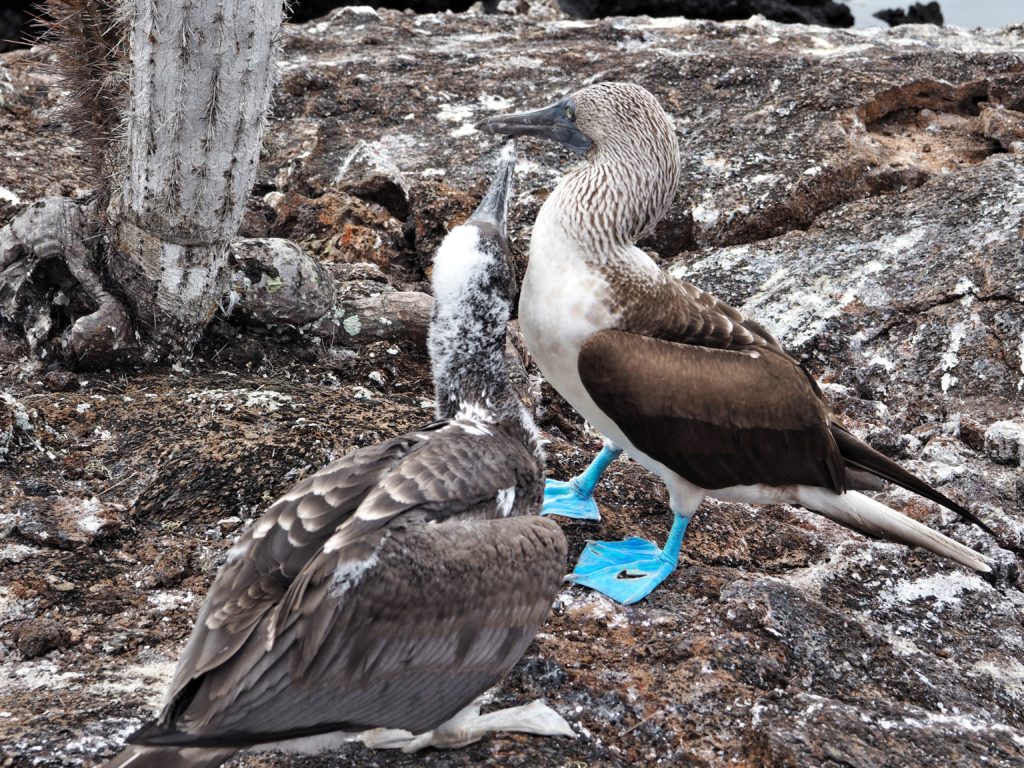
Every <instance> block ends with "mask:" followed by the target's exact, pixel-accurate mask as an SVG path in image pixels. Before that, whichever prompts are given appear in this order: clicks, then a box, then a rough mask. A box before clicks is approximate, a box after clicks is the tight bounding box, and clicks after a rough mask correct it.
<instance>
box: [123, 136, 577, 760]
mask: <svg viewBox="0 0 1024 768" xmlns="http://www.w3.org/2000/svg"><path fill="white" fill-rule="evenodd" d="M514 163H515V151H514V146H513V144H512V142H509V143H508V146H506V148H505V149H504V150H503V153H502V157H501V160H500V163H499V169H498V174H497V178H495V180H494V182H493V183H492V185H491V187H490V189H489V190H488V192H487V193H486V196H485V197H484V199H483V201H482V202H481V204H480V206H479V207H478V208H477V210H476V212H475V213H473V215H472V216H471V218H470V219H469V220H468V221H467V222H466V223H465V224H464V225H463V226H460V227H456V228H455V229H453V230H452V231H451V233H449V235H448V236H447V237H446V239H445V240H444V242H443V243H442V245H441V247H440V248H439V250H438V252H437V255H436V257H435V259H434V274H433V283H434V291H435V296H436V304H435V307H436V308H435V313H434V318H433V321H432V324H431V329H430V351H431V357H432V365H433V374H434V379H435V385H436V391H437V412H438V413H437V415H438V417H439V418H440V420H439V421H437V422H436V423H433V424H431V425H429V426H427V427H424V428H423V429H420V430H417V431H415V432H410V433H409V434H405V435H402V436H400V437H396V438H393V439H391V440H387V441H385V442H382V443H379V444H377V445H374V446H370V447H367V448H362V449H359V450H357V451H355V452H354V453H350V454H349V455H347V456H345V457H344V458H341V459H339V460H337V461H335V462H333V463H331V464H329V465H327V466H326V467H324V468H323V469H321V470H320V471H318V472H316V473H315V474H313V475H311V476H310V477H308V478H306V479H305V480H303V481H302V482H300V483H299V484H298V485H296V486H295V487H294V488H292V490H290V491H289V492H288V493H286V494H285V495H284V496H283V497H281V499H279V500H278V501H277V502H276V503H274V504H273V505H272V506H271V507H270V508H269V509H268V510H267V512H266V513H265V514H264V515H263V516H262V517H261V518H260V519H259V520H257V521H256V522H255V523H254V524H253V525H252V526H251V527H250V528H249V529H248V531H246V533H245V534H244V535H243V536H242V537H241V538H240V539H239V541H238V542H237V543H236V544H235V545H234V546H233V547H232V548H231V550H230V551H229V553H228V556H227V560H226V562H225V563H224V565H223V567H222V568H221V570H220V572H219V573H218V574H217V577H216V579H215V580H214V582H213V585H212V586H211V587H210V591H209V594H208V595H207V598H206V601H205V602H204V603H203V606H202V608H201V609H200V612H199V617H198V619H197V621H196V624H195V627H194V629H193V631H192V636H191V638H190V639H189V642H188V645H187V646H186V648H185V651H184V653H183V654H182V656H181V658H180V660H179V662H178V667H177V670H176V671H175V674H174V678H173V680H172V682H171V686H170V691H169V693H168V696H167V702H166V705H165V707H164V709H163V712H162V714H161V715H160V717H159V719H158V720H157V721H156V722H155V723H153V724H151V725H150V726H148V727H145V728H143V729H142V730H141V731H139V732H138V733H136V734H135V735H134V736H132V737H131V738H130V739H129V741H130V742H131V743H132V744H133V746H130V747H128V748H127V749H126V750H125V751H124V752H122V753H121V754H120V755H119V756H117V757H116V758H114V760H113V761H112V762H111V763H109V764H108V765H111V766H129V765H131V766H137V767H138V768H142V766H145V767H146V768H153V767H154V766H156V767H157V768H167V767H169V766H175V767H182V768H183V767H185V766H191V767H192V768H194V767H195V766H216V765H220V764H221V763H222V762H223V761H225V760H227V759H228V758H229V757H230V756H231V755H232V754H233V753H234V752H235V751H237V750H238V749H244V748H248V747H252V746H253V745H259V744H264V745H266V744H267V743H280V742H286V743H285V744H283V745H282V744H278V745H279V746H285V747H296V746H302V747H305V748H308V746H309V737H314V736H317V735H319V734H325V733H327V732H337V731H348V732H353V731H365V730H367V729H376V728H387V729H404V731H408V732H411V733H408V734H406V739H405V740H404V741H401V740H400V741H399V742H398V743H399V744H402V743H404V744H406V745H407V746H408V745H409V744H410V740H411V745H412V746H413V747H417V748H418V747H420V746H458V745H460V744H463V743H468V742H470V741H473V740H475V739H476V738H479V736H481V735H483V733H485V732H487V731H492V730H532V731H533V732H542V733H559V734H563V735H566V733H568V734H570V735H571V733H572V731H571V730H569V729H568V725H567V724H566V723H565V721H564V720H562V719H561V718H560V717H558V716H557V714H555V713H554V712H553V711H551V710H547V716H546V717H543V716H542V717H541V718H540V720H539V721H538V719H537V714H538V713H537V709H538V708H537V707H535V706H530V707H517V708H513V709H512V710H506V711H503V712H502V713H488V714H486V715H484V716H482V717H475V714H476V712H478V711H479V708H478V707H476V708H475V709H473V708H472V707H473V705H472V702H473V700H474V699H475V698H476V697H477V696H478V695H479V694H481V693H482V692H483V691H485V690H486V689H487V688H489V687H491V686H492V685H494V684H495V683H497V682H498V681H500V680H501V679H502V678H503V677H504V676H505V674H506V673H507V672H508V671H509V669H511V667H512V666H513V665H514V664H515V663H516V661H518V660H519V658H520V657H521V656H522V654H523V652H524V651H525V650H526V647H527V645H529V643H530V641H531V640H532V639H533V636H534V634H535V633H536V632H537V629H538V628H539V627H540V626H541V624H543V623H544V620H545V617H546V616H547V613H548V609H549V608H550V606H551V602H552V600H553V599H554V596H555V594H556V592H557V590H558V588H559V585H560V584H561V582H562V576H563V574H564V572H565V571H564V569H565V558H566V543H565V538H564V537H563V536H562V533H561V529H560V528H559V527H558V525H557V523H555V522H554V521H551V520H548V519H545V518H541V517H538V516H537V515H536V513H537V512H538V511H539V508H540V504H541V496H542V485H543V476H544V475H543V464H544V457H543V453H542V449H541V446H540V442H539V437H538V434H537V431H536V427H535V425H534V423H533V419H532V417H531V415H530V414H529V413H528V412H527V410H526V409H525V407H524V406H523V404H522V402H521V401H520V400H519V398H518V397H517V396H516V393H515V392H514V391H513V388H512V385H511V383H510V380H509V376H508V370H507V368H506V365H505V359H504V354H505V326H506V322H507V320H508V318H509V315H510V312H511V304H512V301H513V297H514V295H515V290H516V284H515V276H514V272H513V268H512V265H511V261H510V259H509V254H508V250H507V247H506V242H505V221H506V212H507V199H508V194H509V189H510V185H511V179H512V172H513V166H514ZM535 704H539V702H535ZM467 705H469V706H467ZM506 712H507V713H508V715H507V716H506V717H505V718H502V717H501V715H502V714H504V713H506ZM517 715H521V716H522V717H517ZM453 716H454V717H453ZM496 716H497V717H496ZM446 722H447V723H449V724H447V725H445V726H443V724H446ZM434 729H436V730H434ZM424 732H427V733H426V734H424ZM414 733H415V734H424V735H421V736H420V737H417V738H415V739H412V734H414ZM300 737H306V739H305V741H306V744H297V743H296V742H295V740H296V739H298V738H300ZM373 738H374V743H376V744H380V745H388V746H395V745H396V741H395V738H394V735H393V734H392V735H388V734H384V735H381V734H380V733H377V734H375V735H374V737H373ZM366 740H367V739H365V738H364V741H366ZM288 741H291V743H290V744H288V743H287V742H288ZM368 743H369V742H368Z"/></svg>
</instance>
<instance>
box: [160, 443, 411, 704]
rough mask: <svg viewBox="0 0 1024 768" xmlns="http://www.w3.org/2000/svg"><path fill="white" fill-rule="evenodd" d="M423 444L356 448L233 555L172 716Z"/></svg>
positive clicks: (176, 683) (185, 662) (204, 616)
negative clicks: (189, 687)
mask: <svg viewBox="0 0 1024 768" xmlns="http://www.w3.org/2000/svg"><path fill="white" fill-rule="evenodd" d="M416 444H417V440H416V439H415V437H410V436H403V437H401V438H395V439H394V440H388V441H386V442H384V443H379V444H377V445H373V446H370V447H369V448H363V449H360V450H358V451H354V452H353V453H350V454H348V455H346V456H343V457H342V458H340V459H338V460H337V461H334V462H332V463H330V464H328V465H327V466H326V467H324V468H322V469H321V470H319V471H318V472H316V473H314V474H312V475H310V476H309V477H307V478H305V479H304V480H302V481H301V482H299V483H298V484H297V485H296V486H295V487H294V488H292V489H291V490H290V491H288V493H286V494H285V495H284V496H282V497H281V498H280V499H278V500H277V501H276V502H275V503H274V504H273V505H271V507H270V508H269V509H268V510H267V511H266V512H265V513H264V514H263V516H262V517H260V518H259V519H258V520H256V521H255V522H254V523H253V524H252V525H251V526H250V527H249V528H248V530H246V532H245V533H244V534H243V535H242V536H241V537H240V538H239V540H238V542H237V543H236V544H235V545H234V546H233V547H232V548H231V550H230V551H229V552H228V555H227V559H226V561H225V563H224V565H223V566H222V567H221V569H220V571H219V572H218V574H217V577H216V579H214V581H213V584H212V585H211V586H210V590H209V592H208V593H207V596H206V600H205V602H204V603H203V606H202V608H201V609H200V612H199V616H198V618H197V619H196V623H195V626H194V627H193V630H192V636H191V637H190V638H189V642H188V645H187V646H186V648H185V651H184V652H183V653H182V655H181V658H180V660H179V662H178V667H177V669H176V670H175V675H174V679H173V680H172V682H171V686H170V689H169V693H168V706H167V708H166V710H165V713H164V718H165V719H166V718H168V717H173V711H172V710H173V709H174V708H175V707H174V701H175V699H176V698H177V697H178V696H179V694H180V693H181V691H182V689H183V688H184V686H185V685H186V684H187V683H188V682H189V681H190V680H192V679H194V678H196V677H198V676H200V675H202V674H203V673H205V672H206V671H208V670H210V669H212V668H215V667H217V666H218V665H220V664H222V663H224V661H225V660H226V659H229V658H230V657H231V656H232V655H233V654H234V653H236V652H237V651H238V649H239V647H240V646H241V645H242V644H243V643H244V642H245V640H246V639H247V638H248V637H249V635H250V633H251V632H252V631H253V628H254V627H255V626H256V625H257V624H258V623H259V621H260V619H261V618H262V617H263V616H264V614H266V613H267V612H268V611H270V610H271V609H272V608H273V607H274V606H275V605H276V604H277V603H278V602H279V601H280V600H281V598H282V597H283V596H284V595H285V593H286V592H287V591H288V588H289V587H290V586H291V584H292V582H293V581H294V580H295V578H296V577H297V576H298V575H299V573H300V572H301V571H302V569H303V568H305V567H306V566H307V565H308V563H309V562H310V560H311V559H312V558H313V557H314V556H315V555H316V554H317V553H318V552H319V551H320V548H321V547H322V546H323V544H324V542H325V541H326V540H327V539H328V538H330V537H331V535H332V534H333V533H334V532H335V530H336V529H337V528H338V526H339V525H341V523H343V522H344V521H345V520H346V519H348V518H349V517H351V515H352V514H353V513H354V512H355V510H356V508H357V507H358V506H359V504H360V503H362V501H363V500H364V499H365V498H366V495H367V493H368V492H369V491H370V490H371V489H372V488H373V487H374V486H375V485H376V484H377V483H378V482H379V480H380V478H381V476H382V475H384V474H385V473H386V472H387V471H388V470H389V469H391V468H392V467H393V466H394V465H395V464H396V463H397V462H398V461H400V460H401V459H402V458H403V457H404V456H406V455H407V454H408V453H409V451H410V450H411V449H412V448H414V447H415V446H416Z"/></svg>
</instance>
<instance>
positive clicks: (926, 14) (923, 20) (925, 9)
mask: <svg viewBox="0 0 1024 768" xmlns="http://www.w3.org/2000/svg"><path fill="white" fill-rule="evenodd" d="M874 16H875V18H876V19H881V20H882V21H884V22H886V23H887V24H888V25H889V26H890V27H898V26H899V25H900V24H935V25H936V26H939V27H941V26H942V8H940V7H939V4H938V3H936V2H931V3H914V4H913V5H911V6H910V7H909V8H907V10H905V11H904V10H903V9H902V8H887V9H885V10H882V11H876V12H875V14H874Z"/></svg>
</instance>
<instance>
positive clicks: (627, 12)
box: [559, 0, 853, 27]
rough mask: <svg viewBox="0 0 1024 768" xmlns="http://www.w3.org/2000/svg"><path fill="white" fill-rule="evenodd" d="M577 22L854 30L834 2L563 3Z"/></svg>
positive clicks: (847, 12)
mask: <svg viewBox="0 0 1024 768" xmlns="http://www.w3.org/2000/svg"><path fill="white" fill-rule="evenodd" d="M559 3H560V5H561V6H562V10H564V11H565V12H566V13H568V14H569V15H570V16H573V17H574V18H577V19H596V18H602V17H605V16H638V15H641V14H643V15H646V16H685V17H686V18H688V19H713V20H714V21H729V20H731V19H749V18H750V17H751V16H754V15H756V14H761V15H762V16H764V17H766V18H768V19H771V20H772V21H780V22H782V23H784V24H819V25H821V26H826V27H852V26H853V14H852V13H850V9H849V8H848V7H847V6H846V5H844V4H843V3H836V2H832V0H793V1H792V2H791V1H790V0H724V1H720V0H559Z"/></svg>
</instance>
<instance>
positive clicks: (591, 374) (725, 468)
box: [477, 83, 991, 603]
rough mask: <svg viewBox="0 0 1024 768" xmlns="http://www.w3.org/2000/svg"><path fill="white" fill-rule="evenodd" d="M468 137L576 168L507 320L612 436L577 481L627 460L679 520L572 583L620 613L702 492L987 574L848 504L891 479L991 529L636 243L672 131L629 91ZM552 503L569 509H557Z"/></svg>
mask: <svg viewBox="0 0 1024 768" xmlns="http://www.w3.org/2000/svg"><path fill="white" fill-rule="evenodd" d="M477 127H478V128H479V129H480V130H482V131H485V132H489V133H494V134H504V135H509V136H534V137H537V138H542V139H551V140H554V141H556V142H558V143H560V144H562V145H564V146H566V147H568V148H569V149H571V150H573V151H575V152H576V153H578V154H581V155H583V156H584V163H583V164H582V165H581V166H579V167H577V168H575V169H573V170H570V171H569V172H568V173H567V174H566V175H565V177H564V178H563V179H562V180H561V182H560V183H559V184H558V186H557V187H556V188H555V189H554V191H553V192H552V193H551V195H550V196H549V197H548V199H547V200H546V201H545V203H544V205H543V206H542V207H541V209H540V212H539V213H538V214H537V220H536V222H535V224H534V227H533V236H532V240H531V243H530V261H529V266H528V268H527V271H526V276H525V278H524V280H523V287H522V293H521V295H520V301H519V322H520V326H521V328H522V332H523V336H524V338H525V339H526V343H527V346H528V348H529V349H530V352H531V354H533V356H534V358H535V359H536V361H537V364H538V366H539V367H540V369H541V372H542V373H543V374H544V376H545V378H546V379H547V380H548V382H549V383H550V384H551V385H552V386H553V387H554V388H555V389H556V390H557V391H558V392H559V393H560V394H561V395H562V396H563V397H564V398H565V399H566V400H568V401H569V403H570V404H571V405H572V406H573V407H574V408H576V410H577V411H579V412H580V414H582V415H583V416H584V418H586V419H587V420H588V421H589V422H590V423H591V424H592V425H593V426H594V428H595V429H597V430H598V431H599V432H601V433H602V434H603V435H604V436H605V437H606V438H608V440H609V441H610V442H606V444H605V450H603V451H602V452H601V455H600V456H599V457H598V463H597V464H596V465H595V466H592V467H591V469H590V470H588V472H586V473H584V475H583V476H582V479H583V480H584V482H582V483H581V482H576V483H575V488H569V489H559V491H558V493H560V494H561V495H569V496H572V495H574V491H576V490H578V488H579V486H580V485H583V486H586V487H584V489H583V493H576V494H575V495H578V496H586V495H588V494H587V487H589V489H590V490H592V488H593V485H594V483H596V480H597V475H599V474H600V472H601V471H602V470H603V465H604V464H607V462H608V461H610V460H611V459H612V458H614V456H615V455H616V453H615V452H616V450H617V449H624V450H626V451H627V452H628V453H629V455H630V456H632V457H633V458H634V459H636V461H638V462H639V463H640V464H641V465H642V466H644V467H645V468H647V469H648V470H650V471H652V472H654V473H655V474H656V475H658V476H659V477H660V478H661V479H662V481H663V482H664V483H665V485H666V486H667V488H668V493H669V503H670V506H671V508H672V511H673V512H674V513H675V519H674V522H673V525H672V529H671V532H670V533H669V536H668V541H667V542H666V544H665V546H664V548H659V547H658V546H656V545H654V544H652V543H651V542H649V541H646V540H644V539H640V538H636V537H633V538H630V539H627V540H626V541H623V542H614V543H611V542H591V543H590V544H589V545H588V546H587V549H586V550H585V551H584V552H583V555H582V556H581V558H580V561H579V563H578V565H577V567H576V569H575V571H574V579H575V581H576V582H577V583H580V584H585V585H588V586H591V587H593V588H595V589H597V590H599V591H601V592H603V593H605V594H607V595H609V596H610V597H612V598H614V599H616V600H618V601H620V602H623V603H630V602H635V601H637V600H640V599H642V598H643V597H644V596H646V595H647V594H649V593H650V591H651V590H652V589H654V587H656V586H657V585H658V584H659V583H661V581H663V580H664V579H665V578H666V577H667V576H668V574H669V573H671V572H672V570H673V569H674V568H675V566H676V563H677V561H678V558H679V549H680V546H681V544H682V540H683V535H684V534H685V532H686V526H687V523H688V522H689V519H690V516H691V515H692V514H693V513H694V512H695V511H696V510H697V507H698V506H699V505H700V503H701V501H702V500H703V499H704V498H705V497H706V496H713V497H715V498H719V499H723V500H726V501H736V502H746V503H765V504H779V503H788V504H795V505H800V506H804V507H806V508H808V509H811V510H813V511H815V512H819V513H820V514H822V515H825V516H826V517H829V518H831V519H832V520H835V521H837V522H839V523H842V524H844V525H847V526H849V527H851V528H853V529H855V530H858V531H861V532H862V533H866V534H868V535H871V536H878V537H884V538H889V539H894V540H896V541H900V542H903V543H905V544H910V545H916V546H921V547H924V548H926V549H929V550H931V551H932V552H935V553H936V554H939V555H942V556H944V557H947V558H949V559H951V560H955V561H956V562H958V563H961V564H963V565H966V566H968V567H970V568H974V569H975V570H978V571H982V572H987V571H989V570H991V569H990V566H989V563H988V561H987V560H986V558H985V557H984V556H982V555H981V554H979V553H977V552H975V551H974V550H972V549H969V548H968V547H965V546H964V545H962V544H960V543H959V542H956V541H953V540H952V539H949V538H947V537H946V536H943V535H942V534H940V533H938V532H937V531H934V530H932V529H930V528H928V527H927V526H925V525H922V524H920V523H918V522H916V521H915V520H912V519H911V518H909V517H907V516H906V515H904V514H901V513H899V512H896V511H894V510H892V509H889V508H888V507H886V506H885V505H883V504H881V503H879V502H877V501H875V500H873V499H871V498H869V497H867V496H864V495H863V494H860V493H858V492H857V490H856V489H862V490H863V489H877V488H879V487H880V486H881V481H882V480H887V481H889V482H893V483H896V484H897V485H900V486H902V487H904V488H907V489H909V490H911V491H914V492H916V493H919V494H920V495H922V496H924V497H926V498H928V499H931V500H932V501H935V502H937V503H938V504H941V505H942V506H945V507H947V508H948V509H951V510H953V511H955V512H957V513H958V514H959V515H961V516H963V517H964V518H966V519H968V520H970V521H971V522H973V523H975V524H977V525H980V526H981V527H982V528H984V529H985V530H986V531H989V532H990V533H991V530H990V529H989V528H988V527H987V526H985V525H984V524H983V523H982V522H981V521H980V520H978V519H977V518H976V517H975V516H974V515H972V514H971V513H970V512H968V511H967V510H966V509H964V508H963V507H961V506H960V505H959V504H957V503H955V502H954V501H952V500H950V499H948V498H946V496H944V495H943V494H941V493H939V492H938V491H936V490H935V489H933V488H931V487H930V486H929V485H928V484H927V483H925V482H924V481H922V480H920V479H919V478H917V477H915V476H913V475H912V474H910V473H909V472H907V471H906V470H905V469H903V468H901V467H900V466H898V465H897V464H895V463H894V462H893V461H891V460H890V459H888V458H886V457H885V456H883V455H882V454H880V453H878V452H877V451H875V450H874V449H872V448H870V447H869V446H868V445H866V444H865V443H863V442H861V441H860V440H858V439H857V438H855V437H854V436H853V435H851V434H850V433H849V432H848V431H847V430H845V429H844V428H843V427H842V426H840V425H839V424H838V423H837V422H836V420H835V419H834V417H833V416H832V415H831V414H830V413H829V410H828V408H827V407H826V405H825V403H824V401H823V398H822V395H821V392H820V390H819V389H818V386H817V384H816V383H815V382H814V380H813V379H812V378H811V376H810V375H809V374H808V373H807V372H806V371H805V370H804V369H803V368H802V367H801V365H800V364H799V363H798V362H797V361H796V360H795V359H794V358H793V357H791V356H790V355H789V354H788V353H787V352H786V351H785V350H783V348H782V347H781V346H780V345H779V343H778V342H777V341H776V340H775V338H774V337H773V336H772V335H771V334H770V333H769V332H768V331H766V330H765V329H764V328H762V327H761V326H760V325H759V324H758V323H756V322H755V321H753V320H751V319H750V318H747V317H745V316H744V315H743V314H741V313H740V312H739V311H737V310H736V309H734V308H733V307H731V306H729V305H727V304H726V303H724V302H722V301H720V300H719V299H717V298H715V297H714V296H712V295H711V294H709V293H707V292H705V291H703V290H701V289H700V288H697V287H695V286H693V285H691V284H689V283H686V282H683V281H681V280H678V279H676V278H674V277H672V276H670V275H668V274H666V273H665V272H663V271H662V270H661V269H659V268H658V266H657V265H656V264H655V263H654V261H653V260H652V259H651V258H650V257H649V256H648V255H647V254H646V253H644V252H643V251H642V250H640V249H639V248H637V247H636V246H635V245H634V243H635V242H636V241H637V240H638V239H639V238H640V237H641V236H642V235H643V234H644V233H646V232H648V231H650V230H651V229H652V228H653V227H654V225H655V224H656V223H657V222H658V221H659V220H660V219H661V217H662V216H663V215H664V214H665V213H666V212H667V210H668V208H669V206H670V205H671V203H672V198H673V196H674V194H675V192H676V188H677V186H678V184H679V178H680V160H679V147H678V143H677V139H676V135H675V131H674V129H673V127H672V124H671V122H670V120H669V118H668V116H667V115H666V114H665V112H664V111H663V110H662V109H661V106H660V105H659V104H658V102H657V101H656V100H655V98H654V97H653V96H652V95H651V94H650V93H649V92H648V91H647V90H645V89H644V88H641V87H639V86H636V85H631V84H627V83H600V84H597V85H591V86H588V87H585V88H583V89H581V90H579V91H576V92H575V93H574V94H572V95H570V96H568V97H566V98H564V99H562V100H561V101H559V102H557V103H555V104H553V105H551V106H549V107H545V108H543V109H540V110H536V111H532V112H523V113H517V114H510V115H500V116H494V117H490V118H488V119H486V120H484V121H482V122H481V123H480V124H479V125H478V126H477ZM557 509H559V510H561V509H564V508H563V507H558V508H557Z"/></svg>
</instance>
